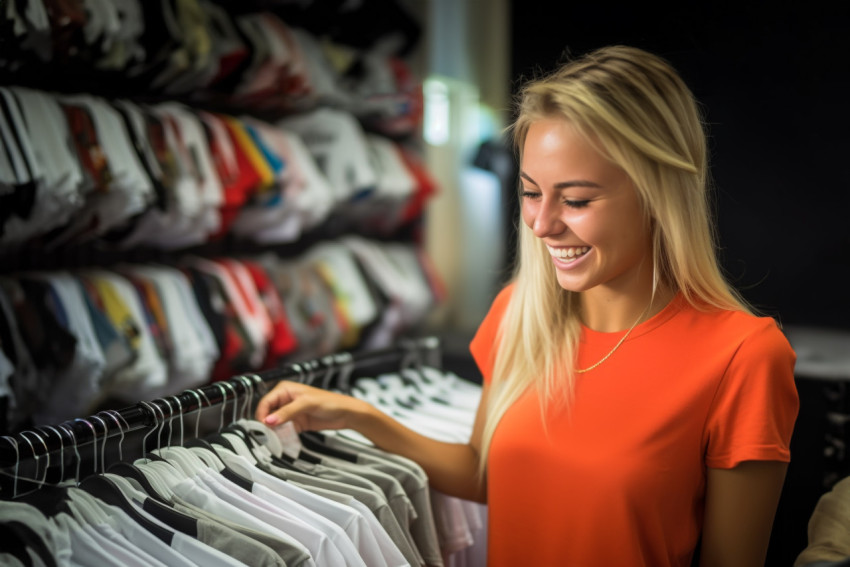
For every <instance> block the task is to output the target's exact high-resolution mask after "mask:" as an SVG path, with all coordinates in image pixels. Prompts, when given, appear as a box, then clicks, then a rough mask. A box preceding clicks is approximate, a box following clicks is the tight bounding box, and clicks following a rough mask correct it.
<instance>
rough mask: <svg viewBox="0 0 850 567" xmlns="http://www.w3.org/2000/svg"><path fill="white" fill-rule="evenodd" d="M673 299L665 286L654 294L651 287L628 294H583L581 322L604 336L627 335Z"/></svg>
mask: <svg viewBox="0 0 850 567" xmlns="http://www.w3.org/2000/svg"><path fill="white" fill-rule="evenodd" d="M674 295H676V292H675V290H673V289H672V288H671V287H670V286H667V285H663V284H662V285H659V286H658V287H657V288H656V290H655V293H654V294H653V292H652V286H651V285H650V286H646V287H645V288H644V289H640V290H637V289H634V290H630V291H629V292H628V293H621V292H617V291H615V290H609V289H605V288H594V289H590V290H587V291H584V292H582V293H581V294H580V298H579V305H580V306H581V320H582V323H584V325H585V326H586V327H588V328H590V329H593V330H594V331H599V332H602V333H616V332H619V331H626V330H628V329H630V328H632V327H633V326H635V325H639V324H640V323H643V322H644V321H646V320H648V319H650V318H652V317H654V316H655V315H657V314H658V313H659V312H660V311H661V310H662V309H664V308H665V307H666V306H667V304H668V303H670V300H671V299H673V296H674Z"/></svg>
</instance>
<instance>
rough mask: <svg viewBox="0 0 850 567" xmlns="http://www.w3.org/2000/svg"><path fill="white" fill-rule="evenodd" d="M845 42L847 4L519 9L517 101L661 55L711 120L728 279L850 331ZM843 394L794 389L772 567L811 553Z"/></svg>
mask: <svg viewBox="0 0 850 567" xmlns="http://www.w3.org/2000/svg"><path fill="white" fill-rule="evenodd" d="M553 7H554V8H553ZM848 37H850V19H849V18H848V17H847V8H846V7H845V6H844V4H843V3H841V4H839V3H830V4H829V5H828V6H827V5H824V6H819V5H817V4H815V3H811V2H787V1H786V2H782V1H780V2H771V3H766V2H765V3H763V5H753V4H752V3H750V4H749V5H748V4H747V3H745V2H739V3H737V4H734V5H723V4H719V3H716V2H712V3H711V4H710V5H702V6H693V5H690V4H686V3H684V2H682V3H681V5H680V6H678V7H672V8H670V7H665V8H663V9H661V8H653V7H652V5H651V4H650V3H647V2H628V3H626V2H575V3H562V2H546V1H542V0H522V1H517V2H514V3H513V6H512V9H511V41H512V46H511V53H512V77H513V81H514V84H513V91H514V92H515V90H516V87H517V86H518V85H519V84H520V83H521V81H522V79H523V78H524V77H527V76H529V75H532V74H534V73H535V72H536V71H545V70H548V69H551V68H552V67H554V66H555V65H556V64H557V63H558V62H559V61H562V60H563V59H564V58H565V57H566V56H568V55H579V54H581V53H584V52H586V51H589V50H591V49H594V48H597V47H601V46H604V45H610V44H615V43H619V44H627V45H633V46H636V47H641V48H644V49H647V50H650V51H653V52H654V53H657V54H658V55H661V56H663V57H665V58H666V59H667V60H668V61H670V62H671V63H672V64H673V65H674V66H675V67H676V68H677V69H678V70H679V71H680V73H681V74H682V76H683V77H684V79H685V81H686V82H687V83H688V85H689V86H690V87H691V89H692V90H693V91H694V94H695V95H696V97H697V99H698V100H699V101H700V103H701V104H702V106H703V112H704V114H705V117H706V119H707V123H708V124H707V125H708V131H709V137H710V138H709V147H710V160H711V174H712V177H713V180H714V185H715V209H716V213H717V218H718V224H717V226H718V236H719V239H718V240H719V245H720V249H719V256H720V260H721V263H722V266H723V268H724V269H725V271H726V273H727V275H728V276H729V277H730V279H731V280H732V282H733V283H734V284H735V285H736V286H737V287H738V289H740V290H741V292H742V293H743V295H744V297H745V298H746V299H748V300H749V301H750V302H751V303H752V304H754V306H755V307H756V308H758V309H759V310H761V311H763V312H765V313H766V314H769V315H773V316H776V317H778V318H779V319H780V320H781V321H782V322H783V324H785V325H805V326H817V327H822V328H827V329H832V330H847V329H850V167H848V163H850V140H848V135H850V106H848V105H850V89H848V86H850V40H848ZM511 202H513V201H511ZM511 218H515V216H512V217H511ZM839 386H840V388H839V389H840V390H841V392H844V391H845V390H847V389H848V387H847V385H846V384H843V385H839ZM835 389H836V386H835V385H824V384H822V383H819V382H817V381H813V380H809V379H806V380H798V391H799V394H800V400H801V409H800V415H799V417H798V420H797V426H796V429H795V433H794V438H793V439H792V443H791V453H792V462H791V466H790V467H789V472H788V477H787V479H786V485H785V489H784V492H783V495H782V499H781V501H780V505H779V509H778V511H777V517H776V521H775V523H774V532H773V537H772V539H771V546H770V550H769V553H768V561H767V565H769V566H777V567H778V566H790V565H792V564H793V562H794V559H795V558H796V556H797V554H799V552H800V551H801V550H802V549H803V548H804V547H805V545H806V543H807V536H806V525H807V522H808V519H809V516H810V514H811V512H812V510H813V508H814V505H815V503H816V502H817V499H818V497H819V496H820V494H822V492H823V491H824V490H825V486H824V482H823V478H824V473H825V470H826V469H827V467H828V465H827V462H826V459H825V457H824V436H825V435H826V434H827V431H826V427H827V426H826V421H825V418H824V416H825V414H826V413H827V411H830V410H831V409H833V406H830V404H833V405H834V404H835V400H836V399H839V400H841V402H840V403H842V404H845V405H846V404H847V395H846V392H844V393H843V394H842V393H841V392H839V393H838V394H837V395H836V392H835ZM836 396H838V397H836ZM848 529H850V527H848Z"/></svg>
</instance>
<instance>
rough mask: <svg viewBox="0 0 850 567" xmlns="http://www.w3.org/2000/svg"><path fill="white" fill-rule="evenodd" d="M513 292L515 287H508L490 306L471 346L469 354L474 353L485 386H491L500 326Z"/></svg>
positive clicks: (473, 356)
mask: <svg viewBox="0 0 850 567" xmlns="http://www.w3.org/2000/svg"><path fill="white" fill-rule="evenodd" d="M512 291H513V285H508V286H507V287H505V288H503V289H502V290H501V291H500V292H499V293H498V295H496V298H495V299H494V300H493V303H492V304H491V305H490V310H489V311H488V312H487V315H485V316H484V320H483V321H481V325H479V327H478V330H477V331H476V332H475V336H474V337H472V341H471V342H470V344H469V352H470V353H472V358H473V359H474V360H475V363H476V364H477V365H478V369H479V370H480V371H481V375H482V376H483V378H484V383H485V384H489V383H490V380H491V379H492V378H493V361H494V359H495V357H496V340H497V338H498V334H499V325H500V324H501V322H502V317H504V315H505V310H506V309H507V308H508V304H509V303H510V298H511V293H512Z"/></svg>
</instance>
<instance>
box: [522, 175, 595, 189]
mask: <svg viewBox="0 0 850 567" xmlns="http://www.w3.org/2000/svg"><path fill="white" fill-rule="evenodd" d="M519 176H520V177H522V178H523V179H525V180H526V181H528V182H529V183H533V184H534V185H537V182H536V181H534V179H532V178H531V176H530V175H528V174H527V173H525V172H524V171H520V172H519ZM570 187H591V188H594V189H601V188H602V186H601V185H600V184H599V183H596V182H595V181H587V180H585V179H574V180H571V181H559V182H558V183H555V186H554V188H555V189H569V188H570Z"/></svg>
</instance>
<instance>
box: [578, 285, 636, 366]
mask: <svg viewBox="0 0 850 567" xmlns="http://www.w3.org/2000/svg"><path fill="white" fill-rule="evenodd" d="M651 305H652V301H650V302H649V305H647V306H646V309H644V310H643V313H641V314H640V315H639V316H638V318H637V320H636V321H635V322H634V323H633V324H632V326H631V327H629V330H628V331H626V334H625V335H623V337H622V338H621V339H620V340H619V341H617V344H615V345H614V348H612V349H611V350H610V351H609V352H608V354H606V355H605V356H603V357H602V358H601V359H599V361H598V362H597V363H596V364H594V365H592V366H588V367H587V368H576V370H575V372H576V374H584V373H585V372H590V371H591V370H593V369H594V368H596V367H597V366H599V365H600V364H602V363H603V362H605V361H606V360H608V359H609V358H610V357H611V355H612V354H614V353H615V352H616V351H617V349H618V348H620V345H621V344H623V343H624V342H625V340H626V339H627V338H628V337H629V335H630V334H632V331H633V330H634V328H635V327H637V324H638V323H640V320H641V319H643V316H644V315H646V313H647V311H649V307H650V306H651Z"/></svg>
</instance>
